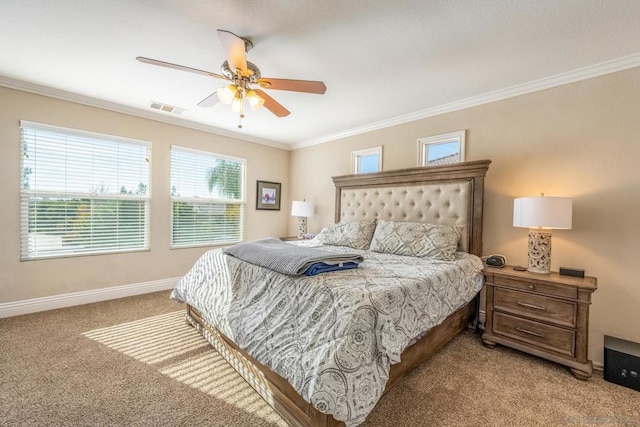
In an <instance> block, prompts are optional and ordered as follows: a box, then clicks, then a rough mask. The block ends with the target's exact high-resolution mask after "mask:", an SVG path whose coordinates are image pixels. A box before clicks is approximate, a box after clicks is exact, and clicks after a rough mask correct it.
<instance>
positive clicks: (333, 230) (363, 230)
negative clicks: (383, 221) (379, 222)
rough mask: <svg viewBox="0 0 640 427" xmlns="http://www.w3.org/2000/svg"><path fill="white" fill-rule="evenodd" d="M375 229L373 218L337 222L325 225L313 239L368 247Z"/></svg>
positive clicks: (337, 244)
mask: <svg viewBox="0 0 640 427" xmlns="http://www.w3.org/2000/svg"><path fill="white" fill-rule="evenodd" d="M375 229H376V220H375V219H361V220H356V221H348V222H339V223H337V224H331V225H327V226H326V227H325V228H323V229H322V231H321V232H320V233H319V234H318V235H317V236H316V238H315V241H316V242H317V243H322V244H323V245H333V246H348V247H350V248H354V249H369V245H370V244H371V237H372V236H373V232H374V230H375Z"/></svg>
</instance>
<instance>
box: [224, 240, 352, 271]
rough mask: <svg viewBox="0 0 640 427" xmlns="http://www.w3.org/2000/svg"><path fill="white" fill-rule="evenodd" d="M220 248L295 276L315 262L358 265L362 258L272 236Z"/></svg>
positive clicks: (235, 255)
mask: <svg viewBox="0 0 640 427" xmlns="http://www.w3.org/2000/svg"><path fill="white" fill-rule="evenodd" d="M222 251H223V252H224V253H226V254H229V255H231V256H234V257H236V258H239V259H241V260H243V261H246V262H249V263H251V264H255V265H259V266H261V267H266V268H268V269H271V270H273V271H277V272H279V273H283V274H289V275H295V276H297V275H301V274H304V272H305V271H306V270H307V269H308V268H309V267H311V266H312V265H313V264H316V263H319V262H321V263H325V264H345V263H356V264H359V263H361V262H362V261H363V260H364V258H363V257H362V255H358V254H336V253H333V252H328V251H323V250H322V249H316V248H307V247H304V246H297V245H292V244H290V243H285V242H283V241H281V240H279V239H276V238H273V237H269V238H266V239H261V240H254V241H252V242H244V243H238V244H237V245H234V246H231V247H229V248H224V249H222Z"/></svg>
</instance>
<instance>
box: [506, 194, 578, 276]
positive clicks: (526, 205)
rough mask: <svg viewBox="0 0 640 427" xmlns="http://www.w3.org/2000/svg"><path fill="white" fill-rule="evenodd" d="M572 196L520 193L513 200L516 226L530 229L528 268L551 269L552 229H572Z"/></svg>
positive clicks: (539, 271)
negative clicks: (529, 195)
mask: <svg viewBox="0 0 640 427" xmlns="http://www.w3.org/2000/svg"><path fill="white" fill-rule="evenodd" d="M572 205H573V203H572V200H571V199H568V198H565V197H544V194H541V195H540V197H521V198H518V199H514V200H513V226H514V227H526V228H528V229H529V254H528V257H527V258H528V268H527V270H528V271H531V272H533V273H540V274H548V273H550V272H551V230H552V229H554V228H556V229H565V230H568V229H571V215H572Z"/></svg>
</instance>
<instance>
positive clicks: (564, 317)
mask: <svg viewBox="0 0 640 427" xmlns="http://www.w3.org/2000/svg"><path fill="white" fill-rule="evenodd" d="M493 308H494V309H496V310H500V311H506V312H508V313H513V314H517V315H521V316H526V317H530V318H533V319H537V320H542V321H545V322H549V323H555V324H557V325H561V326H568V327H571V328H575V327H576V303H574V302H569V301H564V300H558V299H553V298H549V297H545V296H540V295H533V294H528V293H525V292H518V291H512V290H510V289H504V288H495V290H494V295H493Z"/></svg>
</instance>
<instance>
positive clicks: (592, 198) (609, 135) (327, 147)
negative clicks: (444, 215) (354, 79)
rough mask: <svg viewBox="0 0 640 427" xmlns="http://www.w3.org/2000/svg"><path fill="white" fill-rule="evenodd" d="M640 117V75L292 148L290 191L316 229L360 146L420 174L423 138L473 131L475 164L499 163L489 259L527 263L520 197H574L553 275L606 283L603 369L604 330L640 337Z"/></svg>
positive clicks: (595, 311) (597, 319)
mask: <svg viewBox="0 0 640 427" xmlns="http://www.w3.org/2000/svg"><path fill="white" fill-rule="evenodd" d="M639 117H640V68H636V69H632V70H627V71H624V72H619V73H615V74H611V75H607V76H603V77H598V78H594V79H590V80H586V81H582V82H578V83H573V84H569V85H565V86H561V87H557V88H553V89H548V90H545V91H540V92H536V93H532V94H528V95H524V96H519V97H517V98H513V99H508V100H504V101H499V102H494V103H491V104H487V105H483V106H479V107H475V108H469V109H465V110H461V111H457V112H452V113H448V114H443V115H440V116H436V117H431V118H427V119H422V120H418V121H415V122H411V123H407V124H403V125H399V126H395V127H392V128H387V129H383V130H378V131H373V132H369V133H366V134H361V135H357V136H353V137H349V138H344V139H342V140H338V141H333V142H330V143H327V144H323V145H317V146H312V147H307V148H302V149H298V150H294V151H293V152H292V154H291V175H290V182H291V185H292V189H291V194H292V196H293V198H294V199H297V198H302V197H306V198H307V200H309V201H313V202H315V204H316V205H317V212H316V216H314V217H312V218H309V231H310V232H314V233H317V232H318V231H319V230H320V229H321V227H322V225H323V224H326V223H331V222H333V209H334V188H333V183H332V181H331V176H333V175H344V174H348V173H350V170H349V159H350V152H351V151H352V150H356V149H361V148H366V147H372V146H376V145H383V147H384V148H383V150H384V155H383V169H384V170H390V169H398V168H405V167H412V166H417V139H418V138H420V137H425V136H431V135H437V134H440V133H445V132H451V131H456V130H461V129H466V130H467V134H466V137H467V140H466V141H467V151H466V155H467V160H481V159H490V160H492V162H493V163H492V164H491V167H490V169H489V172H488V174H487V179H486V191H485V196H486V205H485V206H486V208H485V217H484V229H483V230H484V254H491V253H501V254H504V255H506V256H507V258H508V260H509V262H510V263H512V264H526V261H527V260H526V254H527V235H528V231H527V230H526V229H521V228H514V227H513V226H512V214H513V199H514V198H515V197H522V196H536V195H539V193H540V192H544V193H545V194H546V195H548V196H567V197H571V198H573V200H574V214H573V229H571V230H556V231H555V232H554V237H553V254H552V268H553V269H554V270H557V269H558V267H559V266H571V267H578V268H584V269H585V270H586V271H587V274H588V275H592V276H596V277H597V278H598V290H597V292H596V293H595V294H594V297H593V305H592V306H591V317H590V319H591V329H590V336H589V340H590V342H589V353H590V357H591V358H592V359H593V360H594V363H596V364H599V365H601V364H602V361H603V351H602V347H603V336H604V335H605V334H607V335H613V336H617V337H620V338H624V339H628V340H632V341H636V342H640V328H639V327H638V325H640V279H638V278H637V277H636V275H637V273H636V270H635V268H636V267H637V266H639V265H640V252H639V251H638V249H637V248H638V243H637V240H638V239H639V238H640V221H638V219H637V218H638V217H639V215H640V171H639V166H640V141H639V140H638V139H639V136H640V120H639V119H638V118H639ZM311 171H313V172H311ZM294 230H295V221H294V219H290V221H289V232H290V234H291V233H293V232H294Z"/></svg>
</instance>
